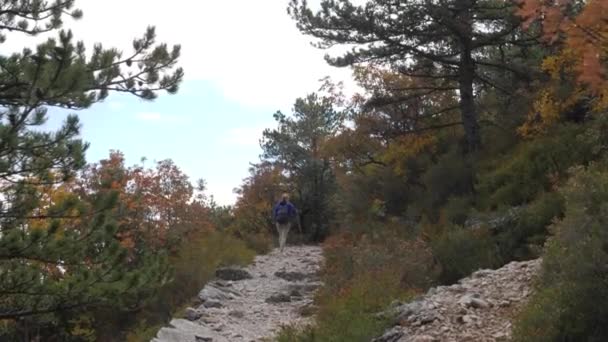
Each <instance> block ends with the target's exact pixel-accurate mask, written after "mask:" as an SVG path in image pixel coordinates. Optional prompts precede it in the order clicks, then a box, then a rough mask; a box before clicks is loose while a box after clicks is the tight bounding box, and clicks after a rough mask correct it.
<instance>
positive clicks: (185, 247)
mask: <svg viewBox="0 0 608 342" xmlns="http://www.w3.org/2000/svg"><path fill="white" fill-rule="evenodd" d="M254 256H255V252H254V251H252V250H251V249H249V248H248V247H247V246H246V244H245V242H243V241H242V240H239V239H236V238H234V237H232V236H231V235H230V234H227V233H222V232H205V233H199V234H197V235H193V236H190V237H189V238H188V239H186V240H185V241H184V242H183V243H182V245H181V246H180V248H179V253H178V254H176V255H174V256H172V257H171V259H170V262H171V265H172V267H173V272H172V275H173V276H172V278H171V281H170V282H168V283H166V284H165V285H164V286H163V287H162V288H161V289H160V290H159V291H158V292H157V293H156V294H155V295H154V296H153V297H151V298H150V300H149V301H148V303H147V304H146V305H145V306H144V307H143V309H142V310H140V313H139V314H138V315H137V317H136V318H135V322H136V323H134V324H133V325H132V327H131V328H130V331H129V332H128V333H127V340H128V341H133V342H136V341H137V342H139V341H142V342H143V341H149V340H150V339H151V338H152V337H153V335H155V334H156V332H157V331H158V329H156V330H155V329H152V328H150V326H157V325H160V324H163V323H165V322H166V321H167V320H168V319H170V318H171V317H173V316H175V315H176V313H177V312H178V311H179V310H180V308H182V307H183V306H185V305H187V304H189V303H190V301H191V300H192V299H193V298H194V297H195V296H196V295H197V293H198V292H199V291H200V289H202V288H203V287H204V285H205V284H206V283H207V282H208V281H209V280H211V279H213V278H214V277H215V270H216V269H217V268H218V267H220V266H229V265H238V266H246V265H248V264H250V263H251V262H252V261H253V257H254Z"/></svg>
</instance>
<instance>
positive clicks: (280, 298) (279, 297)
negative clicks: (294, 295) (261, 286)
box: [266, 293, 291, 304]
mask: <svg viewBox="0 0 608 342" xmlns="http://www.w3.org/2000/svg"><path fill="white" fill-rule="evenodd" d="M288 302H291V296H289V295H288V294H285V293H277V294H273V295H272V296H270V297H268V298H266V303H269V304H277V303H288Z"/></svg>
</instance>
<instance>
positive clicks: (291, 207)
mask: <svg viewBox="0 0 608 342" xmlns="http://www.w3.org/2000/svg"><path fill="white" fill-rule="evenodd" d="M284 205H286V206H287V214H288V215H289V218H290V219H293V218H294V217H296V215H298V210H297V209H296V207H295V206H294V205H293V204H291V202H287V201H281V202H279V203H277V204H276V205H275V206H274V209H273V210H272V220H273V221H275V222H276V221H277V214H278V212H279V208H280V207H281V206H284Z"/></svg>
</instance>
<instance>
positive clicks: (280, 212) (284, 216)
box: [272, 194, 298, 252]
mask: <svg viewBox="0 0 608 342" xmlns="http://www.w3.org/2000/svg"><path fill="white" fill-rule="evenodd" d="M272 213H273V220H274V222H275V223H276V225H277V231H278V232H279V248H280V250H281V252H282V251H283V248H285V243H286V242H287V234H288V233H289V229H290V228H291V222H292V221H293V220H294V219H295V218H296V216H297V215H298V211H297V209H296V207H295V206H294V205H293V204H291V202H289V195H288V194H283V196H281V201H280V202H279V203H277V205H276V206H275V207H274V209H273V211H272Z"/></svg>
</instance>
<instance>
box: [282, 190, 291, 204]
mask: <svg viewBox="0 0 608 342" xmlns="http://www.w3.org/2000/svg"><path fill="white" fill-rule="evenodd" d="M281 202H289V194H288V193H286V192H284V193H283V194H282V195H281Z"/></svg>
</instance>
